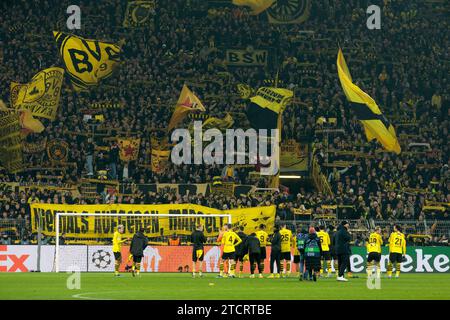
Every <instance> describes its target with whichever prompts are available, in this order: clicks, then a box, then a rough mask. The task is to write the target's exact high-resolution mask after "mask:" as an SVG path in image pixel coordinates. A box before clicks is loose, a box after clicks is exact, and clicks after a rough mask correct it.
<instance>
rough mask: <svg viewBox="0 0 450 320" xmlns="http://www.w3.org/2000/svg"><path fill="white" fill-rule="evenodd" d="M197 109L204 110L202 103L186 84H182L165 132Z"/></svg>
mask: <svg viewBox="0 0 450 320" xmlns="http://www.w3.org/2000/svg"><path fill="white" fill-rule="evenodd" d="M195 110H199V111H206V109H205V107H204V106H203V103H202V102H201V101H200V99H199V98H197V96H196V95H195V94H193V93H192V91H191V90H189V88H188V87H187V86H186V85H183V89H182V90H181V93H180V97H179V98H178V102H177V105H176V106H175V111H174V112H173V114H172V117H171V118H170V121H169V126H168V127H167V132H170V130H172V129H173V128H175V126H177V125H178V124H179V123H180V122H181V121H183V119H184V118H185V117H186V115H187V114H188V113H189V112H192V111H195Z"/></svg>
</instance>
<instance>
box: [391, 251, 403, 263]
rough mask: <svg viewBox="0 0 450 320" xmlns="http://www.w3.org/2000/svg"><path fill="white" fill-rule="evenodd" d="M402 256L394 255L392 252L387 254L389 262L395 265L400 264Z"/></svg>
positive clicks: (399, 254)
mask: <svg viewBox="0 0 450 320" xmlns="http://www.w3.org/2000/svg"><path fill="white" fill-rule="evenodd" d="M402 257H403V256H402V254H401V253H395V252H392V253H389V262H391V263H395V262H398V263H402Z"/></svg>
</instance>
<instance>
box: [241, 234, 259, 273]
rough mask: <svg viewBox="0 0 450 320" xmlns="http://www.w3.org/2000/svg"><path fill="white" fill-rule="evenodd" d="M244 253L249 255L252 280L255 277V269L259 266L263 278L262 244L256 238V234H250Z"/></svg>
mask: <svg viewBox="0 0 450 320" xmlns="http://www.w3.org/2000/svg"><path fill="white" fill-rule="evenodd" d="M243 250H244V253H246V254H248V256H249V259H250V273H251V275H250V278H254V277H255V269H256V266H258V272H259V277H260V278H262V277H263V275H262V270H263V268H262V265H261V243H260V241H259V239H258V238H257V237H256V233H254V232H253V233H252V234H250V235H249V236H248V237H247V238H245V242H244V249H243Z"/></svg>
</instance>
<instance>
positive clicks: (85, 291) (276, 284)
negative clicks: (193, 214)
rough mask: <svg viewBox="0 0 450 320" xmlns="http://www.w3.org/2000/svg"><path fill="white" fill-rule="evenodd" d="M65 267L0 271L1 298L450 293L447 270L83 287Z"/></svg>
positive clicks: (111, 280) (84, 280) (97, 276)
mask: <svg viewBox="0 0 450 320" xmlns="http://www.w3.org/2000/svg"><path fill="white" fill-rule="evenodd" d="M68 276H69V275H68V274H66V273H59V274H55V273H0V299H1V300H8V299H9V300H10V299H58V300H60V299H90V300H103V299H149V300H166V299H167V300H184V299H199V300H206V299H227V300H239V299H244V300H260V299H261V300H264V299H267V300H276V299H285V300H301V299H308V300H311V299H377V300H379V299H387V300H390V299H406V300H411V299H446V300H448V299H450V274H449V273H446V274H402V275H401V276H400V278H399V279H387V278H386V277H385V275H383V276H382V278H381V289H380V290H369V289H368V288H367V285H366V278H367V277H366V275H365V274H359V275H358V276H359V278H353V279H350V281H349V282H347V283H341V282H337V281H336V279H335V278H328V279H327V278H320V279H319V280H318V281H317V282H312V281H311V282H310V281H302V282H300V281H298V279H297V278H296V277H294V276H292V277H290V278H285V279H283V278H282V279H258V278H256V279H249V278H248V275H245V278H241V279H238V278H235V279H230V278H227V279H217V278H216V274H205V276H204V278H195V279H193V278H192V277H191V275H190V274H189V273H145V274H141V277H139V278H138V277H136V278H133V277H132V276H131V274H122V276H121V277H114V276H113V275H112V274H111V273H82V274H81V288H80V289H79V290H69V289H67V287H66V282H67V279H68Z"/></svg>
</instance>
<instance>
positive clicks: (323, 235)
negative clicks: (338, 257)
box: [317, 225, 331, 278]
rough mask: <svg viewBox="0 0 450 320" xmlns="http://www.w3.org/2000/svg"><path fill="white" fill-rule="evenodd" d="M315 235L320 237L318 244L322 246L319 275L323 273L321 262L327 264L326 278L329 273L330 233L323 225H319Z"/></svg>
mask: <svg viewBox="0 0 450 320" xmlns="http://www.w3.org/2000/svg"><path fill="white" fill-rule="evenodd" d="M317 236H318V237H319V239H320V246H321V247H322V257H321V261H320V276H322V275H323V264H324V263H326V265H327V278H328V277H329V276H330V275H331V252H330V244H331V241H330V235H329V234H328V232H326V231H325V226H324V225H321V226H320V227H319V231H318V232H317Z"/></svg>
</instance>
